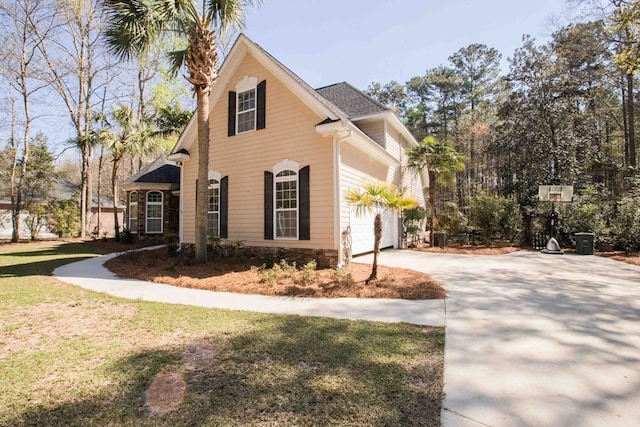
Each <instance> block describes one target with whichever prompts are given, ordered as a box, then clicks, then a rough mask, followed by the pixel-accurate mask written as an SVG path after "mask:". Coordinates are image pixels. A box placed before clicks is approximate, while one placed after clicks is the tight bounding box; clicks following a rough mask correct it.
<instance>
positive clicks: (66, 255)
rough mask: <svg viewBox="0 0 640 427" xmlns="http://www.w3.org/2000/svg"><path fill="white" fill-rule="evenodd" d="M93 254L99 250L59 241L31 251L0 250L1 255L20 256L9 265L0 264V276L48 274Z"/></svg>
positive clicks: (96, 253)
mask: <svg viewBox="0 0 640 427" xmlns="http://www.w3.org/2000/svg"><path fill="white" fill-rule="evenodd" d="M94 254H95V255H99V254H100V252H99V250H97V249H96V248H94V247H91V246H88V245H85V244H82V243H61V244H55V245H54V246H50V247H44V248H39V249H36V250H32V251H29V250H25V251H14V252H0V255H2V256H3V257H5V256H6V257H18V258H21V260H20V261H12V263H11V265H7V266H0V278H2V277H26V276H38V275H42V276H50V275H51V274H52V273H53V270H55V269H56V268H58V267H60V266H62V265H65V264H69V263H72V262H76V261H82V260H84V259H88V258H91V257H92V255H94ZM22 258H24V260H22ZM38 258H45V259H43V260H38ZM47 258H48V259H47ZM51 258H53V259H51Z"/></svg>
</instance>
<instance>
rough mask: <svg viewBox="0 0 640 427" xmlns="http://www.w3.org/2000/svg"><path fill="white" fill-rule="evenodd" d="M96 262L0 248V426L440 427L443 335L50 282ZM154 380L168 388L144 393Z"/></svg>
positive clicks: (69, 252)
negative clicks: (151, 299)
mask: <svg viewBox="0 0 640 427" xmlns="http://www.w3.org/2000/svg"><path fill="white" fill-rule="evenodd" d="M96 252H98V249H95V248H93V249H92V247H91V246H89V245H87V244H79V243H72V244H55V243H51V244H46V245H43V244H39V245H32V244H25V245H2V246H0V301H1V303H0V378H1V379H2V380H1V381H0V425H11V426H13V425H18V426H19V425H43V426H44V425H46V426H68V425H77V426H90V425H95V426H104V425H113V426H122V425H124V426H141V425H142V426H145V425H149V426H159V425H160V426H163V425H166V426H200V425H210V426H234V425H237V426H246V425H256V426H257V425H260V426H267V425H278V426H280V425H323V426H324V425H350V426H353V425H368V426H385V425H389V426H396V425H434V426H435V425H439V424H440V406H441V400H442V371H443V357H444V355H443V352H444V330H443V329H442V328H425V327H418V326H414V325H406V324H384V323H371V322H353V321H342V320H329V319H318V318H305V317H298V316H275V315H265V314H254V313H247V312H240V311H224V310H212V309H204V308H196V307H187V306H178V305H168V304H159V303H148V302H140V301H128V300H122V299H117V298H112V297H109V296H106V295H102V294H96V293H93V292H90V291H85V290H83V289H81V288H78V287H75V286H71V285H67V284H64V283H62V282H59V281H57V280H56V279H54V278H52V277H50V274H51V271H52V270H53V269H54V268H55V267H57V266H59V265H62V264H64V263H68V262H71V261H74V260H77V259H81V258H82V257H87V256H92V255H93V254H95V253H96ZM159 375H160V376H162V375H165V378H171V379H172V380H173V382H172V383H171V382H170V381H169V382H166V383H165V386H164V387H160V388H159V389H158V388H155V387H153V388H152V390H149V393H147V390H148V388H149V386H150V385H151V384H152V382H153V381H154V378H157V377H158V376H159ZM158 390H160V392H158ZM152 391H153V392H152ZM169 409H172V410H169ZM165 410H169V411H168V412H165V413H160V412H163V411H165ZM159 411H160V412H159Z"/></svg>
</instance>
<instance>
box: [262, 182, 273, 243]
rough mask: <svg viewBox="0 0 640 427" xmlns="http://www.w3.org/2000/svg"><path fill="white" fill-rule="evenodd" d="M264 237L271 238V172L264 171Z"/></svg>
mask: <svg viewBox="0 0 640 427" xmlns="http://www.w3.org/2000/svg"><path fill="white" fill-rule="evenodd" d="M264 239H265V240H273V174H272V173H271V172H269V171H265V172H264Z"/></svg>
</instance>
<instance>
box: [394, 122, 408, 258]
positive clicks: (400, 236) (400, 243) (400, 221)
mask: <svg viewBox="0 0 640 427" xmlns="http://www.w3.org/2000/svg"><path fill="white" fill-rule="evenodd" d="M398 144H400V151H399V153H400V158H399V159H398V161H399V162H400V191H404V165H403V164H402V153H403V152H404V146H403V145H402V132H399V136H398ZM399 213H400V215H399V218H398V222H397V226H398V228H399V231H398V234H397V236H398V248H401V249H404V248H405V242H406V239H405V237H404V221H403V219H404V211H403V210H402V209H401V210H400V212H399ZM406 246H407V247H408V246H409V245H408V244H407V245H406Z"/></svg>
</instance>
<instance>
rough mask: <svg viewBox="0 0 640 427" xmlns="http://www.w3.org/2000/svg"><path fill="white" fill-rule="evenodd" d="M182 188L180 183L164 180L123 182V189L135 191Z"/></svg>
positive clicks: (121, 187)
mask: <svg viewBox="0 0 640 427" xmlns="http://www.w3.org/2000/svg"><path fill="white" fill-rule="evenodd" d="M179 188H180V185H178V184H169V183H164V182H162V183H161V182H134V183H132V184H122V185H121V186H120V189H121V190H125V191H133V190H136V191H138V190H177V189H179Z"/></svg>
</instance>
